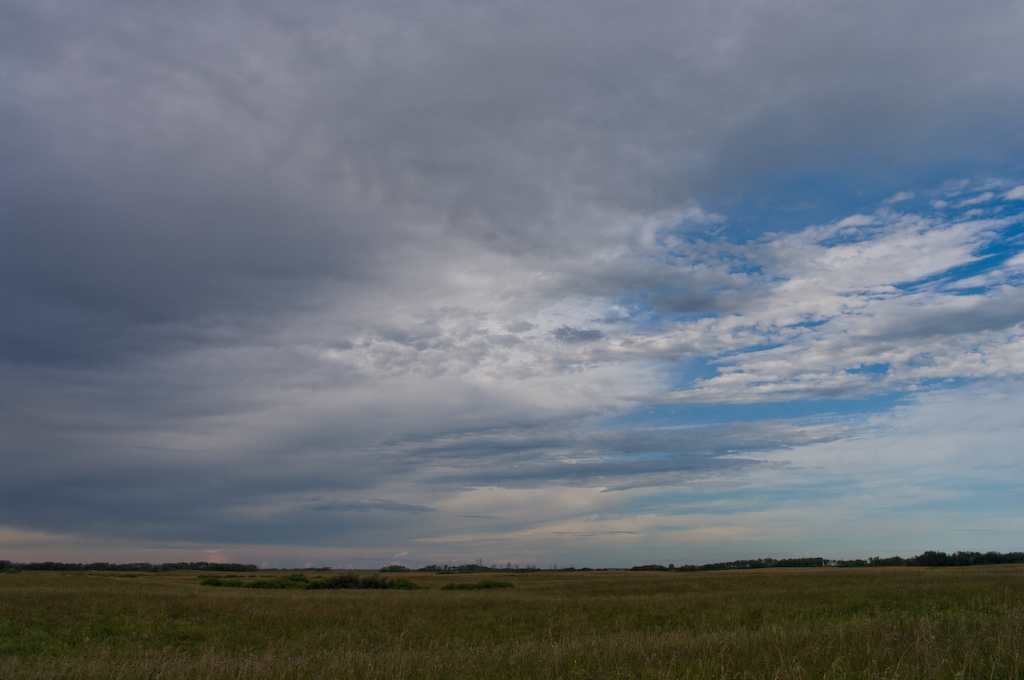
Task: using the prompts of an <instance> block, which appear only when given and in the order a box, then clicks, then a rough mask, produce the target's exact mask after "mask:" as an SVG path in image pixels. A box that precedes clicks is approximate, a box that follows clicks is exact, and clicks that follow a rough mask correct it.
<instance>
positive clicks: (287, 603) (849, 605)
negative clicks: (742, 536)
mask: <svg viewBox="0 0 1024 680" xmlns="http://www.w3.org/2000/svg"><path fill="white" fill-rule="evenodd" d="M196 576H197V575H196V574H195V573H178V572H171V573H166V574H156V575H147V576H146V577H145V578H136V579H114V578H102V577H100V576H99V575H96V576H86V577H84V578H77V577H73V576H64V575H61V574H58V573H52V572H22V573H20V574H0V677H2V678H11V679H20V678H83V679H84V678H112V677H125V678H136V677H160V678H252V679H262V678H294V679H297V680H302V679H306V678H427V679H434V678H436V679H441V678H552V679H554V678H565V679H567V680H585V679H587V678H592V679H593V680H606V679H609V680H610V679H613V678H614V679H625V678H630V679H631V680H636V679H638V678H694V679H696V678H723V677H728V678H837V679H839V678H922V677H925V678H946V677H948V678H973V677H977V678H1021V677H1022V675H1024V652H1022V651H1021V650H1022V649H1024V567H1022V566H1021V565H999V566H989V567H970V568H949V569H918V568H893V569H888V568H876V569H844V570H839V569H778V570H776V569H765V570H757V571H747V572H742V573H735V572H731V573H730V572H703V573H664V572H586V573H578V572H577V573H535V574H529V575H524V576H521V577H517V578H516V579H515V588H503V589H501V588H499V589H489V588H473V589H454V590H445V589H444V588H443V587H444V586H446V585H447V584H467V585H470V584H474V583H478V582H479V581H478V577H477V578H473V575H434V574H416V573H413V574H408V578H409V579H410V582H414V583H416V584H418V585H420V586H426V587H427V588H428V589H424V590H412V591H405V590H382V589H355V590H349V589H337V590H335V589H318V590H312V591H311V590H301V589H286V588H285V589H249V588H209V587H203V586H200V585H199V580H198V579H197V578H196ZM289 578H290V577H289Z"/></svg>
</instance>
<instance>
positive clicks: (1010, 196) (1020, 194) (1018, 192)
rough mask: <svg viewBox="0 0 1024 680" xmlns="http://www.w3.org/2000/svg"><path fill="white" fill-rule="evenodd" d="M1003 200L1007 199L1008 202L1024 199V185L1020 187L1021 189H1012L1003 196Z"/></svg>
mask: <svg viewBox="0 0 1024 680" xmlns="http://www.w3.org/2000/svg"><path fill="white" fill-rule="evenodd" d="M1003 198H1005V199H1006V200H1008V201H1011V200H1016V199H1021V198H1024V184H1022V185H1020V186H1019V187H1014V188H1013V189H1010V190H1009V191H1007V192H1006V193H1005V194H1003Z"/></svg>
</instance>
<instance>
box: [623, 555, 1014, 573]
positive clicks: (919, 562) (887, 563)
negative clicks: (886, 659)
mask: <svg viewBox="0 0 1024 680" xmlns="http://www.w3.org/2000/svg"><path fill="white" fill-rule="evenodd" d="M1021 563H1024V552H1010V553H999V552H987V553H980V552H970V551H963V550H961V551H958V552H955V553H953V554H952V555H947V554H946V553H944V552H936V551H934V550H927V551H925V552H923V553H921V554H920V555H918V556H917V557H907V558H904V557H898V556H897V557H869V558H868V559H866V560H829V559H825V558H824V557H797V558H792V559H785V560H776V559H772V558H771V557H765V558H763V559H759V560H736V561H735V562H715V563H714V564H702V565H694V564H687V565H684V566H681V567H678V568H677V569H675V571H724V570H726V569H765V568H769V567H970V566H974V565H979V564H1021ZM633 570H634V571H672V569H671V568H669V567H663V566H661V565H657V564H648V565H644V566H641V567H633Z"/></svg>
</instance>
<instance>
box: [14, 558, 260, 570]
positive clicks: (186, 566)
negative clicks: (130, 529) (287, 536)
mask: <svg viewBox="0 0 1024 680" xmlns="http://www.w3.org/2000/svg"><path fill="white" fill-rule="evenodd" d="M13 569H17V570H19V571H183V570H188V571H259V567H257V566H256V565H255V564H222V563H219V562H165V563H164V564H150V563H148V562H130V563H128V564H111V563H110V562H89V563H88V564H81V563H75V562H29V563H27V564H25V563H21V562H10V561H8V560H0V571H7V570H13Z"/></svg>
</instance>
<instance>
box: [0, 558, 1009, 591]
mask: <svg viewBox="0 0 1024 680" xmlns="http://www.w3.org/2000/svg"><path fill="white" fill-rule="evenodd" d="M1021 563H1024V552H1009V553H1000V552H994V551H992V552H986V553H980V552H971V551H964V550H960V551H958V552H955V553H952V554H946V553H944V552H936V551H934V550H927V551H925V552H923V553H921V554H920V555H918V556H917V557H907V558H904V557H899V556H895V557H869V558H868V559H866V560H830V559H827V558H824V557H795V558H789V559H781V560H777V559H774V558H771V557H764V558H761V559H756V560H735V561H733V562H714V563H712V564H701V565H695V564H685V565H683V566H680V567H676V566H675V565H673V564H670V565H668V566H667V567H666V566H663V565H660V564H645V565H642V566H637V567H633V568H632V571H725V570H729V569H766V568H770V567H969V566H974V565H981V564H1021ZM184 570H187V571H225V572H232V571H235V572H237V571H246V572H254V571H281V570H279V569H263V570H261V569H260V568H259V567H257V566H256V565H255V564H224V563H219V562H165V563H164V564H149V563H148V562H130V563H128V564H113V563H110V562H90V563H88V564H82V563H74V562H29V563H22V562H11V561H9V560H0V572H16V571H146V572H158V571H184ZM304 571H331V568H330V567H321V568H319V569H306V570H304ZM380 571H381V572H408V571H412V569H410V568H408V567H404V566H401V565H397V564H392V565H389V566H387V567H382V568H381V569H380ZM416 571H427V572H436V573H439V574H477V573H485V572H509V571H511V572H533V571H545V570H542V569H540V568H538V567H537V566H536V565H530V564H527V565H525V566H523V567H520V566H519V565H518V564H516V565H513V564H511V563H509V564H506V565H505V566H497V565H492V566H489V567H488V566H484V565H483V564H480V563H479V562H478V563H477V564H459V565H449V564H443V565H441V564H431V565H428V566H425V567H420V568H419V569H416ZM546 571H592V570H591V569H590V568H588V567H583V568H580V569H577V568H575V567H563V568H561V569H559V568H558V567H557V566H553V567H552V568H551V569H549V570H546ZM599 571H604V570H599ZM346 578H348V577H346ZM342 580H344V579H342ZM340 582H341V581H339V583H340ZM256 587H268V586H256ZM276 587H280V586H276ZM314 587H324V586H314ZM336 587H338V586H336ZM340 587H352V586H340ZM362 587H372V586H362Z"/></svg>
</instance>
